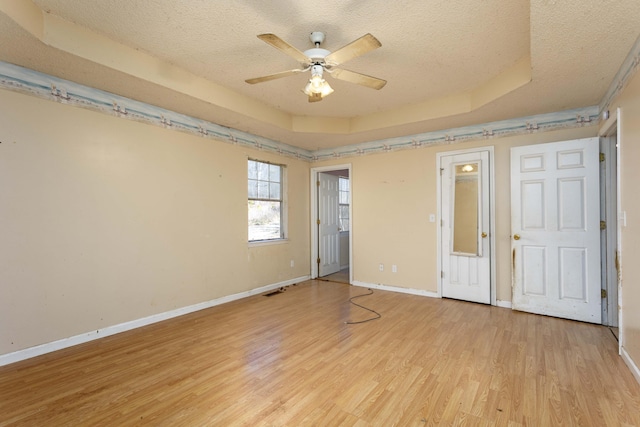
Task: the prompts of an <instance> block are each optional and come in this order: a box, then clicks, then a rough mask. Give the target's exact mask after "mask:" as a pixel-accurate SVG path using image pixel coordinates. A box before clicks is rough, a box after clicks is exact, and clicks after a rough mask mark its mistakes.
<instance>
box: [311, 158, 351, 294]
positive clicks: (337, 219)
mask: <svg viewBox="0 0 640 427" xmlns="http://www.w3.org/2000/svg"><path fill="white" fill-rule="evenodd" d="M352 179H353V176H352V172H351V164H345V165H336V166H326V167H320V168H312V169H311V230H312V233H311V278H312V279H316V278H318V279H323V280H329V281H334V282H340V283H348V284H350V283H351V282H352V281H353V257H352V242H351V240H352V239H351V235H352V221H351V218H352V216H351V212H352V194H351V193H352V192H351V189H352V185H351V182H352Z"/></svg>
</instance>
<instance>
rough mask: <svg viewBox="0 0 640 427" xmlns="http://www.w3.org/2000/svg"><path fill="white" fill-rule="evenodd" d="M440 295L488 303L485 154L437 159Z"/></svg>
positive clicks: (489, 299)
mask: <svg viewBox="0 0 640 427" xmlns="http://www.w3.org/2000/svg"><path fill="white" fill-rule="evenodd" d="M440 173H441V180H440V183H441V189H440V194H441V203H440V218H441V220H442V221H441V227H442V230H441V248H440V250H441V262H442V271H441V283H442V296H443V297H446V298H456V299H462V300H466V301H474V302H480V303H484V304H490V303H491V250H490V239H491V238H492V236H491V230H490V209H489V207H490V203H489V200H490V195H489V189H490V185H489V184H490V183H489V177H490V174H489V151H477V152H472V153H464V154H455V155H448V156H442V157H440Z"/></svg>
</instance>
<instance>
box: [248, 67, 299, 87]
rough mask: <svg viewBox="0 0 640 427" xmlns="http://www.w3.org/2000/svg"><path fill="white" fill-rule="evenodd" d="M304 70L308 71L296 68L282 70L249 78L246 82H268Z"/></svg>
mask: <svg viewBox="0 0 640 427" xmlns="http://www.w3.org/2000/svg"><path fill="white" fill-rule="evenodd" d="M303 71H306V70H301V69H295V70H289V71H281V72H279V73H275V74H269V75H268V76H262V77H256V78H253V79H247V80H245V82H247V83H249V84H252V85H254V84H256V83H262V82H268V81H269V80H275V79H281V78H283V77H288V76H292V75H294V74H298V73H302V72H303Z"/></svg>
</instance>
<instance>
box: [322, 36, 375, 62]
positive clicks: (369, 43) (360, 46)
mask: <svg viewBox="0 0 640 427" xmlns="http://www.w3.org/2000/svg"><path fill="white" fill-rule="evenodd" d="M380 46H382V43H380V42H379V41H378V39H377V38H375V37H373V36H372V35H371V34H368V33H367V34H365V35H364V36H362V37H360V38H359V39H358V40H354V41H352V42H351V43H349V44H348V45H346V46H344V47H341V48H340V49H338V50H336V51H335V52H333V53H331V54H329V55H327V57H326V58H324V61H325V62H326V63H327V64H330V65H332V66H335V65H339V64H342V63H344V62H347V61H348V60H350V59H353V58H355V57H357V56H360V55H364V54H365V53H367V52H370V51H372V50H374V49H377V48H379V47H380Z"/></svg>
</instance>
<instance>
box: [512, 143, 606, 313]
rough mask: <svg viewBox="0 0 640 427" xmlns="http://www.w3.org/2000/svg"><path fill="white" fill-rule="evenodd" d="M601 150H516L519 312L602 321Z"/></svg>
mask: <svg viewBox="0 0 640 427" xmlns="http://www.w3.org/2000/svg"><path fill="white" fill-rule="evenodd" d="M598 145H599V144H598V139H597V138H588V139H578V140H574V141H565V142H557V143H551V144H538V145H531V146H526V147H514V148H512V149H511V236H512V239H511V242H512V246H511V249H512V262H513V266H512V268H513V275H512V277H513V301H512V307H513V309H514V310H521V311H528V312H531V313H538V314H545V315H549V316H556V317H563V318H567V319H575V320H581V321H585V322H593V323H600V318H601V312H600V303H601V302H600V206H599V200H600V196H599V191H600V189H599V179H598V176H599V166H598V160H599V154H598Z"/></svg>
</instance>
